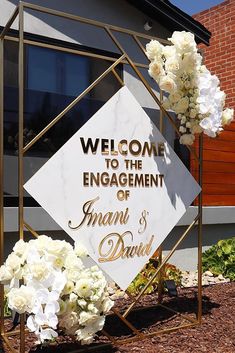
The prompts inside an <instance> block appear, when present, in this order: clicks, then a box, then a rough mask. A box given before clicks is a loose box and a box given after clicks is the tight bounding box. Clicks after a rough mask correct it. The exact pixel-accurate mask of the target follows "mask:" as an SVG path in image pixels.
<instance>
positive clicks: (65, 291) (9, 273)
mask: <svg viewBox="0 0 235 353" xmlns="http://www.w3.org/2000/svg"><path fill="white" fill-rule="evenodd" d="M86 255H87V254H86V250H85V248H84V247H83V246H81V245H79V244H75V246H74V247H73V246H72V245H70V244H69V243H68V242H66V241H64V240H63V241H61V240H53V239H51V238H50V237H48V236H46V235H41V236H39V237H38V238H37V239H33V240H30V241H29V242H28V243H26V242H24V241H23V240H19V241H18V242H17V243H16V244H15V246H14V248H13V252H12V253H11V254H10V255H9V256H8V258H7V259H6V262H5V263H4V265H2V266H1V267H0V281H1V283H2V284H9V291H8V294H7V301H8V306H9V308H10V309H12V310H14V311H16V312H17V313H19V314H23V313H26V314H27V322H26V325H27V327H28V328H29V330H30V331H31V332H34V333H35V334H36V336H37V337H38V340H39V342H40V343H46V342H48V341H51V340H53V339H55V338H56V337H57V336H58V333H57V331H56V330H57V329H62V330H63V331H64V332H65V333H66V334H68V335H73V336H75V337H76V339H77V340H78V341H80V342H81V344H90V343H91V342H92V341H93V339H94V336H95V334H96V332H97V331H100V330H102V328H103V326H104V323H105V315H106V314H107V313H108V311H109V310H110V309H111V308H112V306H113V304H114V302H113V301H112V300H111V299H110V298H109V294H108V290H107V282H106V279H105V277H104V275H103V273H102V271H100V270H99V268H98V267H97V266H93V267H90V268H85V266H84V264H83V261H82V259H83V258H84V256H86ZM19 283H22V284H21V285H19Z"/></svg>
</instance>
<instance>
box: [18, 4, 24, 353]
mask: <svg viewBox="0 0 235 353" xmlns="http://www.w3.org/2000/svg"><path fill="white" fill-rule="evenodd" d="M18 75H19V76H18V80H19V131H18V135H19V141H18V197H19V208H18V223H19V237H20V239H23V238H24V189H23V185H24V161H23V157H24V154H23V153H24V152H23V147H24V140H23V139H24V136H23V130H24V8H23V5H22V3H20V4H19V73H18ZM20 353H25V315H24V314H22V315H20Z"/></svg>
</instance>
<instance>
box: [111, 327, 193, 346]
mask: <svg viewBox="0 0 235 353" xmlns="http://www.w3.org/2000/svg"><path fill="white" fill-rule="evenodd" d="M196 325H198V323H197V324H182V325H179V326H175V327H170V328H166V329H162V330H159V331H155V332H149V333H145V334H144V338H148V337H154V336H158V335H162V334H165V333H170V332H174V331H178V330H179V329H185V328H190V327H195V326H196ZM140 340H141V338H140V337H138V336H135V337H131V338H126V339H122V340H118V341H117V343H118V344H120V345H122V344H126V343H131V342H135V341H140Z"/></svg>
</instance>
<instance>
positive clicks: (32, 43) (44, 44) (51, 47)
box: [5, 36, 149, 69]
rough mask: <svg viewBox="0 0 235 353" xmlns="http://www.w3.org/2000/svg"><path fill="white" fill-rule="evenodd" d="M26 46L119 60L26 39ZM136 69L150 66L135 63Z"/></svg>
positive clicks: (123, 62) (10, 38)
mask: <svg viewBox="0 0 235 353" xmlns="http://www.w3.org/2000/svg"><path fill="white" fill-rule="evenodd" d="M5 39H6V40H11V41H12V42H18V41H19V39H18V38H16V37H11V36H5ZM24 44H29V45H34V46H36V47H41V48H48V49H54V50H58V51H62V52H65V53H71V54H75V55H82V56H87V57H91V58H97V59H101V60H107V61H112V62H114V61H116V60H117V58H114V57H112V56H106V55H101V54H97V53H91V52H88V51H82V50H77V49H71V48H64V47H59V46H58V45H55V44H48V43H40V42H37V41H33V40H30V39H24ZM121 64H128V62H127V60H123V61H121ZM134 64H135V66H136V67H142V68H145V69H147V68H148V67H149V65H147V64H142V63H137V62H134Z"/></svg>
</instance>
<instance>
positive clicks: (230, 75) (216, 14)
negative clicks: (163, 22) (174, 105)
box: [191, 0, 235, 206]
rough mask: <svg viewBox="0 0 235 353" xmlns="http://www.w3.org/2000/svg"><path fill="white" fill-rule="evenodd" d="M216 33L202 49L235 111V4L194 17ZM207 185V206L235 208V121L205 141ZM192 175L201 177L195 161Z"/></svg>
mask: <svg viewBox="0 0 235 353" xmlns="http://www.w3.org/2000/svg"><path fill="white" fill-rule="evenodd" d="M194 18H195V19H196V20H197V21H199V22H201V23H202V24H203V25H204V26H205V27H206V28H207V29H208V30H209V31H211V33H212V37H211V40H210V46H209V47H207V46H205V45H200V47H201V48H202V49H203V51H204V56H205V65H206V66H207V68H208V69H209V70H210V71H211V72H212V73H213V74H216V75H217V76H218V77H219V79H220V82H221V89H222V90H224V91H225V93H226V95H227V98H226V107H228V108H235V0H227V1H224V2H222V3H221V4H219V5H217V6H214V7H212V8H210V9H208V10H205V11H202V12H200V13H198V14H196V15H195V16H194ZM203 160H204V163H203V183H204V198H203V203H204V205H206V206H209V205H210V206H213V205H220V206H234V205H235V121H234V122H232V123H231V124H230V125H229V126H228V127H226V128H225V131H223V132H222V133H221V135H220V136H219V137H217V138H216V139H212V138H208V137H205V139H204V157H203ZM191 168H192V172H193V173H195V175H196V173H197V170H196V166H195V164H194V161H191Z"/></svg>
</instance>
